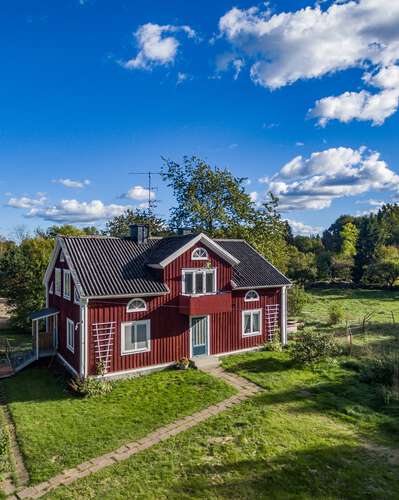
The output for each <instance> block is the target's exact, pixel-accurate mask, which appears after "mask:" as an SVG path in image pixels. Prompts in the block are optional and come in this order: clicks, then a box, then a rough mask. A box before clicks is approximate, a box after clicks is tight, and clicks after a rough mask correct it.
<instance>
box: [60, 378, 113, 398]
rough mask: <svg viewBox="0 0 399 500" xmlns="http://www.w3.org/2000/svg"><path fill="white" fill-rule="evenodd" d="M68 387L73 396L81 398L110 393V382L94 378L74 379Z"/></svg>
mask: <svg viewBox="0 0 399 500" xmlns="http://www.w3.org/2000/svg"><path fill="white" fill-rule="evenodd" d="M68 386H69V390H70V391H71V392H72V393H73V394H75V395H76V396H81V397H91V396H102V395H103V394H107V393H109V392H111V391H112V384H111V383H110V382H107V381H105V380H98V379H94V378H83V377H75V378H73V379H72V380H70V382H69V384H68Z"/></svg>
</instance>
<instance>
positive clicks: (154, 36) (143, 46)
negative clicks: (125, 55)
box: [122, 23, 195, 70]
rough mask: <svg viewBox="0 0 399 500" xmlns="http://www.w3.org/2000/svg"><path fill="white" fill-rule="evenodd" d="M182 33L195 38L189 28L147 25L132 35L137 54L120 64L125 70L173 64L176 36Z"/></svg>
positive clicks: (176, 44)
mask: <svg viewBox="0 0 399 500" xmlns="http://www.w3.org/2000/svg"><path fill="white" fill-rule="evenodd" d="M178 33H184V34H186V35H187V36H188V37H189V38H194V37H195V31H194V30H193V29H192V28H190V26H173V25H170V24H167V25H159V24H153V23H147V24H143V25H142V26H140V28H139V29H138V30H137V31H136V32H135V33H134V37H135V39H136V42H137V46H138V49H139V51H138V53H137V55H136V56H135V57H133V58H132V59H129V60H128V61H125V62H123V63H122V66H123V67H124V68H126V69H145V70H149V69H151V68H152V67H153V66H156V65H167V64H171V63H173V62H174V60H175V58H176V55H177V50H178V48H179V45H180V42H179V40H178V39H177V37H176V35H177V34H178Z"/></svg>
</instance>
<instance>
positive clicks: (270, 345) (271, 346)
mask: <svg viewBox="0 0 399 500" xmlns="http://www.w3.org/2000/svg"><path fill="white" fill-rule="evenodd" d="M263 347H264V349H265V351H271V352H281V351H282V350H283V344H282V343H281V341H280V337H279V335H278V334H276V335H274V336H273V338H272V340H269V341H267V342H265V343H264V344H263Z"/></svg>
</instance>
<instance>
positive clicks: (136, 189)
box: [121, 186, 155, 201]
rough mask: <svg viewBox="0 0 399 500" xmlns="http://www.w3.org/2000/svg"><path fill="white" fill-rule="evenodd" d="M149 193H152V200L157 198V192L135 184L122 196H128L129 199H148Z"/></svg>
mask: <svg viewBox="0 0 399 500" xmlns="http://www.w3.org/2000/svg"><path fill="white" fill-rule="evenodd" d="M148 195H150V197H151V200H154V199H155V192H154V191H151V192H149V191H148V189H147V188H145V187H143V186H133V187H131V188H130V189H129V191H128V192H127V193H125V194H123V195H122V196H121V198H128V199H129V200H138V201H147V200H148Z"/></svg>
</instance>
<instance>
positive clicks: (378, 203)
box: [356, 198, 386, 207]
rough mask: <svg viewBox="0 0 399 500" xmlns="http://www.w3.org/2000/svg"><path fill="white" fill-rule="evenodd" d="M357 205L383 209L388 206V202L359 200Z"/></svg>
mask: <svg viewBox="0 0 399 500" xmlns="http://www.w3.org/2000/svg"><path fill="white" fill-rule="evenodd" d="M356 204H357V205H370V206H372V207H382V206H383V205H385V204H386V201H381V200H374V199H372V198H371V199H369V200H357V201H356Z"/></svg>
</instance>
